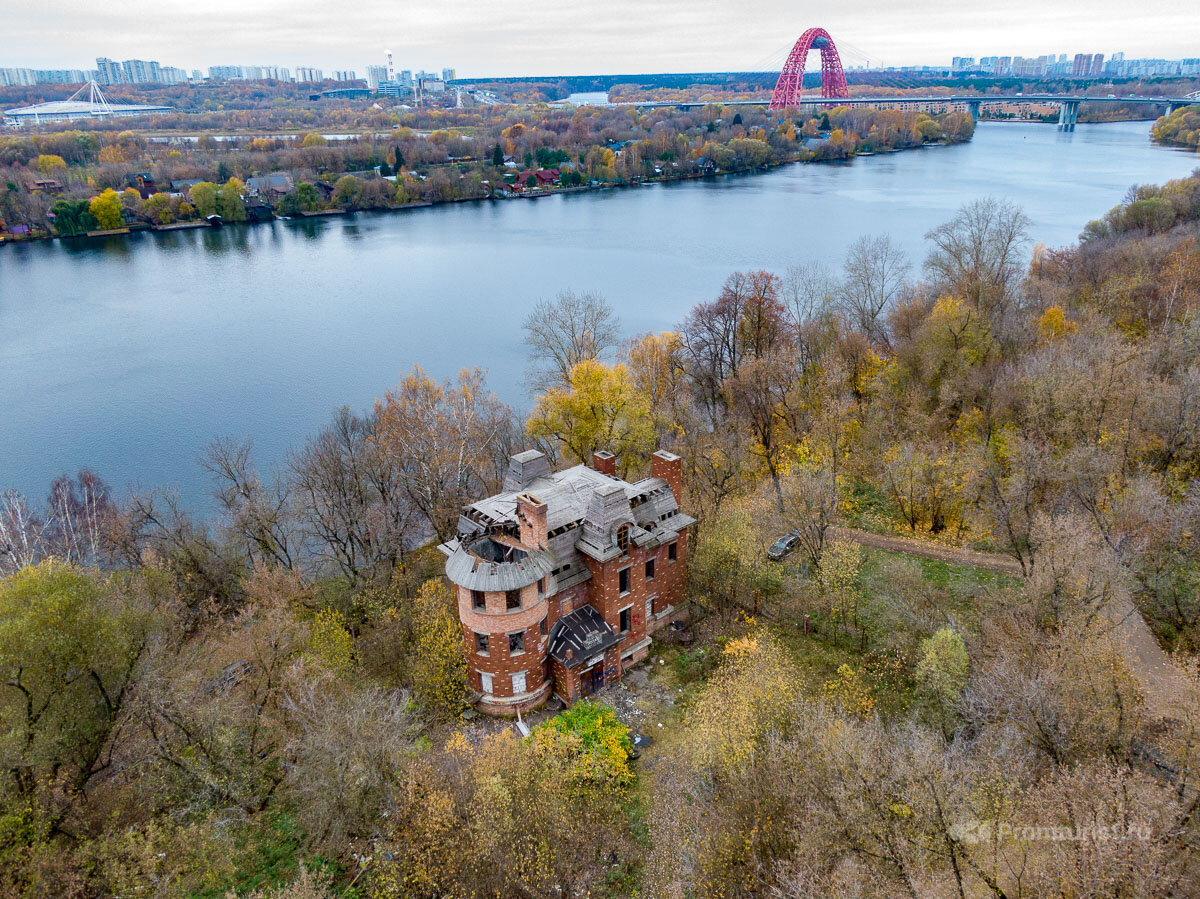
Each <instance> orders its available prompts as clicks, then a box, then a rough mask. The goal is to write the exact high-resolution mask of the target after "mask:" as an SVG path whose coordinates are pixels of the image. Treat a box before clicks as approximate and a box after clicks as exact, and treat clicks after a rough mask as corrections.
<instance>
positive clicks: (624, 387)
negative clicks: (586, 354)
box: [526, 361, 655, 470]
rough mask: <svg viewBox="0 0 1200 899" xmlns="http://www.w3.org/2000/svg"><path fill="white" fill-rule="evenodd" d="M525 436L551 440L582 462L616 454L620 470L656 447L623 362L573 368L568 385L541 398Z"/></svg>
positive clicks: (645, 408) (642, 401)
mask: <svg viewBox="0 0 1200 899" xmlns="http://www.w3.org/2000/svg"><path fill="white" fill-rule="evenodd" d="M526 430H527V432H528V433H529V436H531V437H534V438H537V439H542V440H553V441H556V442H557V443H559V444H561V445H562V446H563V447H564V448H565V449H566V450H567V452H568V453H569V454H570V455H571V456H572V457H573V458H575V459H576V460H578V461H580V462H588V463H590V462H591V459H592V454H593V453H594V452H596V451H597V450H608V451H610V452H612V453H615V454H616V456H617V459H618V460H619V464H620V465H621V467H622V469H623V470H627V469H628V468H629V467H630V466H631V465H633V464H634V463H635V462H636V460H637V458H638V457H640V456H642V455H644V454H645V453H647V452H649V451H651V450H653V449H654V440H655V428H654V420H653V417H652V415H651V410H650V403H649V401H648V400H647V398H646V396H645V395H644V394H642V392H641V391H639V390H638V389H637V387H636V386H635V384H634V382H633V377H632V375H631V374H630V371H629V369H628V368H627V367H626V366H625V365H622V364H617V365H613V366H608V365H604V364H603V363H600V362H596V361H584V362H580V363H578V364H576V365H575V366H574V368H572V369H571V370H570V372H569V374H568V376H567V380H566V384H565V385H564V386H559V387H551V388H550V389H549V390H547V391H546V392H545V393H544V394H542V395H541V396H540V397H539V398H538V401H537V403H536V404H535V406H534V408H533V412H532V413H531V414H530V416H529V421H528V422H527V423H526Z"/></svg>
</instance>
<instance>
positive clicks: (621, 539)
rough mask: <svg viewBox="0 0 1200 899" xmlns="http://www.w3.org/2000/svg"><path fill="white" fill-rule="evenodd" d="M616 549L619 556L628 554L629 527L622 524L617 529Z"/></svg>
mask: <svg viewBox="0 0 1200 899" xmlns="http://www.w3.org/2000/svg"><path fill="white" fill-rule="evenodd" d="M617 549H619V550H620V551H621V554H622V555H624V554H625V553H627V552H629V525H627V524H623V525H621V526H620V527H619V528H617Z"/></svg>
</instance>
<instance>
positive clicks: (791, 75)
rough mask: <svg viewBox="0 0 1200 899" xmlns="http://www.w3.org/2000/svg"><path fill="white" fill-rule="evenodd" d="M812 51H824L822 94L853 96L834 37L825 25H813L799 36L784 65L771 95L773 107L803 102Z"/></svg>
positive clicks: (786, 106)
mask: <svg viewBox="0 0 1200 899" xmlns="http://www.w3.org/2000/svg"><path fill="white" fill-rule="evenodd" d="M811 50H819V51H820V52H821V96H822V97H831V98H832V97H849V96H850V88H849V87H847V85H846V73H845V72H843V71H842V59H841V57H840V56H838V52H837V47H836V46H834V43H833V38H831V37H830V36H829V32H828V31H826V30H825V29H824V28H810V29H808V31H806V32H804V34H802V35H800V40H798V41H796V44H795V46H793V47H792V52H791V53H789V54H788V58H787V62H785V63H784V64H783V71H782V72H780V73H779V80H778V81H777V82H775V92H774V93H772V94H771V107H770V108H771V109H787V108H788V107H789V106H798V105H800V99H801V97H802V96H803V93H804V66H805V64H806V63H807V61H808V54H809V51H811Z"/></svg>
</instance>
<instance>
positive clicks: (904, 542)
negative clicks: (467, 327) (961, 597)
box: [829, 528, 1022, 577]
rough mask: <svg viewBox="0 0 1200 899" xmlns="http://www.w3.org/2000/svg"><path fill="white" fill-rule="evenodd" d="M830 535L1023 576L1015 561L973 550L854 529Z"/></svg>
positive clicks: (937, 559)
mask: <svg viewBox="0 0 1200 899" xmlns="http://www.w3.org/2000/svg"><path fill="white" fill-rule="evenodd" d="M829 533H830V536H832V537H833V538H834V539H835V540H836V539H841V540H852V541H854V542H855V543H860V544H862V545H863V546H871V547H874V548H875V549H886V550H890V551H891V552H894V553H905V554H907V555H910V556H921V557H922V558H924V559H933V560H935V561H937V562H950V563H952V564H955V565H970V566H971V567H972V568H982V569H984V570H985V571H998V572H1000V573H1001V574H1010V575H1013V576H1014V577H1021V576H1022V572H1021V566H1020V565H1018V564H1017V562H1016V560H1015V559H1010V558H1009V557H1008V556H1002V555H1000V554H998V553H981V552H976V551H975V550H973V549H960V548H957V547H953V546H942V545H940V544H938V543H930V542H929V541H928V540H914V539H912V538H910V537H885V536H883V535H882V534H870V533H867V532H866V531H860V530H857V529H855V528H830V529H829Z"/></svg>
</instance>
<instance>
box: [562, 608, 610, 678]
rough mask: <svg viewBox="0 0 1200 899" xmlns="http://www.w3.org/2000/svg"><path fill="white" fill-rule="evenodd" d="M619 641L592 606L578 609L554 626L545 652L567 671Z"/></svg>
mask: <svg viewBox="0 0 1200 899" xmlns="http://www.w3.org/2000/svg"><path fill="white" fill-rule="evenodd" d="M620 642H621V636H620V634H617V633H615V632H614V631H613V629H612V628H611V627H609V626H608V622H607V621H605V620H604V618H603V617H602V616H601V615H600V613H599V612H597V611H596V610H595V609H594V608H593V607H592V606H580V607H579V608H578V609H576V610H575V611H574V612H572V613H571V614H570V615H564V616H563V617H562V618H560V619H558V621H557V622H556V623H555V625H554V628H553V629H552V630H551V631H550V648H549V653H550V657H551V658H553V659H557V660H558V661H559V662H562V663H563V664H564V665H566V666H567V667H568V668H578V667H579V666H580V665H583V664H584V663H586V662H587V661H588V660H589V659H593V658H595V657H596V656H597V655H600V654H602V653H603V652H604V651H605V650H606V649H608V648H609V647H612V646H616V645H617V644H618V643H620Z"/></svg>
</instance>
